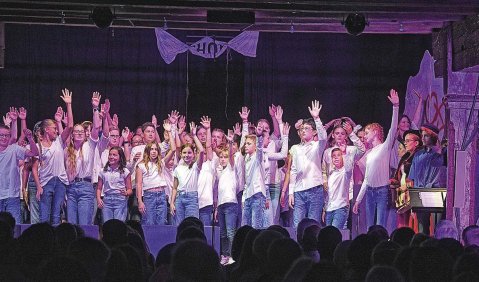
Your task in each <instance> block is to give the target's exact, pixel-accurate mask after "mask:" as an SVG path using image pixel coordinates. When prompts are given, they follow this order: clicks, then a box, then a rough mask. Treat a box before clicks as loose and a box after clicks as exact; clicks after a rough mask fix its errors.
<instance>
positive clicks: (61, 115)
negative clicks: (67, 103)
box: [53, 107, 68, 135]
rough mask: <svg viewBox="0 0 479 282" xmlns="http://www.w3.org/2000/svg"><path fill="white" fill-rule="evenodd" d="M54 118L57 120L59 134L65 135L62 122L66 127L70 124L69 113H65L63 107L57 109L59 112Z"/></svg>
mask: <svg viewBox="0 0 479 282" xmlns="http://www.w3.org/2000/svg"><path fill="white" fill-rule="evenodd" d="M53 118H54V119H55V124H56V125H57V129H58V134H60V135H61V134H62V133H63V124H62V122H64V123H65V126H66V125H67V124H68V116H67V113H65V112H63V109H62V107H57V111H56V112H55V115H54V117H53Z"/></svg>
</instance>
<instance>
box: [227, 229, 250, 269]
mask: <svg viewBox="0 0 479 282" xmlns="http://www.w3.org/2000/svg"><path fill="white" fill-rule="evenodd" d="M251 230H253V227H251V226H249V225H243V226H241V227H240V228H238V230H236V233H235V236H234V238H233V243H232V244H231V257H232V258H233V260H234V261H235V262H238V261H239V258H240V256H241V250H242V249H243V244H244V242H245V240H246V235H248V232H250V231H251Z"/></svg>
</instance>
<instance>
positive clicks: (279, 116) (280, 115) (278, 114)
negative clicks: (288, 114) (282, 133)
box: [274, 106, 283, 123]
mask: <svg viewBox="0 0 479 282" xmlns="http://www.w3.org/2000/svg"><path fill="white" fill-rule="evenodd" d="M274 118H275V119H276V120H277V121H278V123H282V122H283V108H281V106H278V107H276V112H275V113H274Z"/></svg>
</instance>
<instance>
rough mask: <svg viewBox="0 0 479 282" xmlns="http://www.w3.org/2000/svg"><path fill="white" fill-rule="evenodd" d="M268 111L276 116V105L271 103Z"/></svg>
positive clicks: (272, 115)
mask: <svg viewBox="0 0 479 282" xmlns="http://www.w3.org/2000/svg"><path fill="white" fill-rule="evenodd" d="M268 112H269V115H270V116H271V117H275V115H276V106H275V105H273V104H271V106H269V107H268Z"/></svg>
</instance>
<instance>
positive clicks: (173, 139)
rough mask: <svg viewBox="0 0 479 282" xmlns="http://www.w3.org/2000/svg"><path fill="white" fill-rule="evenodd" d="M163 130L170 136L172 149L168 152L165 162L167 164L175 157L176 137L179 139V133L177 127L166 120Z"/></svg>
mask: <svg viewBox="0 0 479 282" xmlns="http://www.w3.org/2000/svg"><path fill="white" fill-rule="evenodd" d="M163 129H165V131H167V132H168V136H169V138H168V139H169V142H170V149H169V150H168V152H167V153H166V154H165V157H164V158H163V160H164V161H165V164H166V163H168V162H169V161H170V160H171V158H172V157H173V156H174V155H175V152H176V137H177V132H176V125H175V124H171V123H170V121H169V120H164V121H163Z"/></svg>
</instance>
